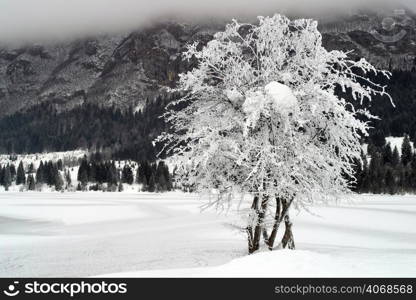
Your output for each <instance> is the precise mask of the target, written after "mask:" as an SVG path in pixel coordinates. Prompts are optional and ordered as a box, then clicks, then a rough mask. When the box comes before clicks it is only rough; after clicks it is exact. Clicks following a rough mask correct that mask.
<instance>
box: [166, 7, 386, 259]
mask: <svg viewBox="0 0 416 300" xmlns="http://www.w3.org/2000/svg"><path fill="white" fill-rule="evenodd" d="M184 57H185V58H186V59H189V60H193V61H194V62H195V63H196V67H195V68H194V69H192V70H191V71H189V72H187V73H184V74H181V75H180V80H179V82H178V87H177V89H176V91H177V92H179V93H180V95H181V97H180V99H179V100H177V101H175V102H174V103H172V104H171V105H170V106H169V108H168V111H167V112H166V114H165V119H166V121H167V122H168V124H170V131H169V132H167V133H164V134H162V135H161V136H160V137H159V139H158V140H159V141H161V142H163V143H164V145H165V148H164V150H166V151H167V152H170V153H171V154H172V156H173V160H174V161H175V162H177V163H178V164H179V166H178V168H177V170H176V178H177V179H179V180H180V181H181V182H182V184H183V185H186V186H192V187H193V189H194V190H196V191H197V192H200V193H208V194H210V195H211V196H212V197H209V199H210V200H209V203H208V205H211V206H214V207H216V208H224V207H229V206H231V205H232V204H233V203H234V202H237V203H240V201H246V200H247V199H249V201H250V204H251V205H249V206H251V208H250V209H248V210H247V211H246V212H245V216H246V222H247V227H246V231H247V234H248V245H249V252H250V253H252V252H254V251H256V250H258V249H259V247H260V242H261V239H262V237H263V239H264V241H265V244H266V245H267V246H268V247H269V249H270V250H271V249H273V247H274V245H275V239H276V234H277V232H278V229H279V226H280V224H285V231H284V233H283V239H282V241H281V242H280V243H279V245H280V246H281V247H289V248H294V246H295V245H294V240H293V234H292V230H291V224H292V223H291V220H290V218H289V213H288V212H289V208H291V207H295V208H298V209H300V208H307V207H308V205H310V204H312V203H316V202H322V203H326V202H327V201H328V200H330V199H331V198H333V197H336V196H337V195H339V194H340V193H343V192H348V191H349V188H350V184H351V178H354V166H353V164H352V162H353V161H354V160H355V161H356V160H360V159H361V158H360V153H361V146H360V143H359V139H360V135H366V134H367V130H368V128H369V125H368V121H362V120H361V119H359V118H358V116H359V115H364V116H365V117H367V118H368V120H369V119H371V118H372V117H374V116H372V115H371V114H370V113H369V112H368V111H367V110H366V109H364V108H363V109H356V108H355V107H354V106H353V105H351V103H350V102H349V101H347V100H346V97H347V95H350V96H351V99H354V101H357V102H359V103H360V104H363V106H361V105H360V107H364V104H365V103H367V102H368V101H371V98H372V96H373V95H376V94H378V95H387V96H388V97H390V96H389V95H388V94H387V93H386V91H385V87H384V86H381V85H379V84H377V83H376V82H374V81H372V80H371V79H369V78H368V74H370V73H373V74H376V75H377V74H380V75H384V76H387V77H389V75H390V74H389V73H388V72H385V71H379V70H377V69H376V68H374V67H373V66H372V65H371V64H369V63H368V62H367V61H366V60H364V59H361V60H358V61H354V60H350V59H349V58H348V55H347V53H344V52H342V51H327V50H325V49H324V48H323V47H322V37H321V34H320V33H319V32H318V30H317V22H316V21H313V20H306V19H300V20H294V21H291V20H289V19H288V18H286V17H284V16H281V15H275V16H273V17H259V18H258V23H257V24H255V25H252V24H241V23H239V22H237V21H235V20H234V21H233V22H232V23H231V24H229V25H227V26H226V28H225V30H224V31H223V32H219V33H217V34H215V35H214V38H213V40H212V41H210V42H208V44H207V45H206V46H204V47H202V46H200V45H198V44H196V43H195V44H192V45H189V47H188V48H187V51H186V52H185V53H184ZM340 95H344V96H340ZM352 181H353V180H352ZM242 207H244V205H243V206H242Z"/></svg>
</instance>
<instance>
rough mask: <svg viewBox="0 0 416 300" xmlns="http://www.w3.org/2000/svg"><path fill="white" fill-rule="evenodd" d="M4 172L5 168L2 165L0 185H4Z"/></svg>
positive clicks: (0, 167)
mask: <svg viewBox="0 0 416 300" xmlns="http://www.w3.org/2000/svg"><path fill="white" fill-rule="evenodd" d="M4 172H5V168H4V167H3V166H1V165H0V185H2V186H4Z"/></svg>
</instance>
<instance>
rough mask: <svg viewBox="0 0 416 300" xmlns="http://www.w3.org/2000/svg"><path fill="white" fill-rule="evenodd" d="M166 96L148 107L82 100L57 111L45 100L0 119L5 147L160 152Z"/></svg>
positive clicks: (137, 156)
mask: <svg viewBox="0 0 416 300" xmlns="http://www.w3.org/2000/svg"><path fill="white" fill-rule="evenodd" d="M166 103H167V100H164V99H162V98H157V99H156V100H155V101H147V103H146V105H145V107H144V108H143V110H139V111H137V112H135V111H134V110H133V109H132V108H131V109H129V110H126V111H121V110H120V109H116V108H115V107H100V106H97V105H93V104H83V105H80V106H78V107H76V108H74V109H72V110H70V111H64V112H61V113H58V111H57V110H56V109H55V108H54V106H52V105H48V104H41V105H38V106H35V107H32V108H30V109H29V110H27V111H25V112H18V113H16V114H14V115H11V116H8V117H5V118H3V119H1V120H0V153H41V152H52V151H67V150H74V149H79V148H82V149H88V150H92V151H100V152H102V153H104V154H107V155H108V156H110V157H111V158H112V159H117V160H118V159H123V160H124V159H132V160H136V161H139V160H149V161H153V160H155V158H156V151H157V149H155V147H154V145H153V144H152V141H153V139H154V138H155V137H156V136H157V135H158V134H159V133H160V132H161V131H162V130H163V129H164V126H165V125H164V122H163V120H162V119H161V118H159V116H160V115H161V114H162V113H163V112H164V107H165V106H166Z"/></svg>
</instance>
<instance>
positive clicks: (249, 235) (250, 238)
mask: <svg viewBox="0 0 416 300" xmlns="http://www.w3.org/2000/svg"><path fill="white" fill-rule="evenodd" d="M258 202H259V197H258V196H254V199H253V203H252V204H251V209H252V211H253V212H257V207H258ZM246 230H247V238H248V253H253V252H254V251H255V250H254V240H253V239H254V236H253V226H252V225H251V224H249V225H248V226H247V228H246Z"/></svg>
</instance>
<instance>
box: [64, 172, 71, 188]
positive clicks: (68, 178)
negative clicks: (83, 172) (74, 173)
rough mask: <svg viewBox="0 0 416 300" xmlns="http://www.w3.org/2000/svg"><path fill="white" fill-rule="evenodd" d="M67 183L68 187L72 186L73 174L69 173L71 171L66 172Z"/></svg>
mask: <svg viewBox="0 0 416 300" xmlns="http://www.w3.org/2000/svg"><path fill="white" fill-rule="evenodd" d="M65 181H66V185H67V187H70V186H72V179H71V173H70V172H69V170H66V171H65Z"/></svg>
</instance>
